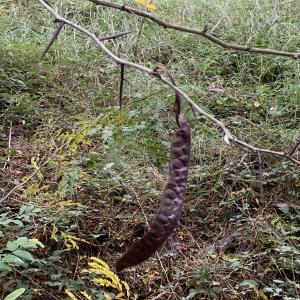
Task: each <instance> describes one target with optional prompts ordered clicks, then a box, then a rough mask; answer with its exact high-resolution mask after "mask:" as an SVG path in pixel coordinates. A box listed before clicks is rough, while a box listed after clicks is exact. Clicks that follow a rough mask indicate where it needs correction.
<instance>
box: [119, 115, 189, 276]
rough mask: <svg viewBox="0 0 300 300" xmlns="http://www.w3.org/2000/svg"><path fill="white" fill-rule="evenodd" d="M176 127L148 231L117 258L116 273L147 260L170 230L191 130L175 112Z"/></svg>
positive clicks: (180, 195) (174, 221)
mask: <svg viewBox="0 0 300 300" xmlns="http://www.w3.org/2000/svg"><path fill="white" fill-rule="evenodd" d="M177 121H178V129H177V130H176V133H175V135H174V137H173V140H172V146H171V157H170V174H169V178H168V183H167V185H166V187H165V189H164V192H163V195H162V198H161V205H160V209H159V212H158V214H157V215H156V217H155V219H154V221H153V224H152V226H151V228H150V230H149V231H148V232H147V233H146V234H145V235H144V236H143V237H142V238H141V239H140V240H138V241H137V242H136V243H135V244H133V245H132V246H131V247H130V248H129V249H128V251H127V252H126V253H125V254H124V255H123V256H122V257H121V258H120V259H119V260H118V261H117V263H116V270H117V272H120V271H122V270H123V269H125V268H128V267H131V266H134V265H137V264H140V263H142V262H143V261H145V260H147V259H148V258H149V257H150V256H152V255H153V254H154V253H155V251H157V250H158V249H159V248H160V247H161V246H162V245H163V243H164V242H165V241H166V240H167V238H168V237H169V236H170V235H171V233H172V232H173V231H174V229H175V227H176V225H177V223H178V220H179V217H180V214H181V209H182V206H183V201H184V196H185V190H186V183H187V178H188V167H189V159H190V151H191V129H190V127H189V125H188V122H187V120H186V119H185V117H184V116H183V114H179V115H178V118H177Z"/></svg>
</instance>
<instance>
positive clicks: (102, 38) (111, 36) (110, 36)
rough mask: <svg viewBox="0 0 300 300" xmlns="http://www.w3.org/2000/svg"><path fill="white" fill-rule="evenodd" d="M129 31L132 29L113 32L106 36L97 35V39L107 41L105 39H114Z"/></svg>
mask: <svg viewBox="0 0 300 300" xmlns="http://www.w3.org/2000/svg"><path fill="white" fill-rule="evenodd" d="M131 32H132V31H126V32H118V33H113V34H110V35H107V36H99V37H98V39H99V41H101V42H103V41H107V40H114V39H117V38H119V37H122V36H124V35H127V34H129V33H131Z"/></svg>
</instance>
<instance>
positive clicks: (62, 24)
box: [41, 22, 65, 60]
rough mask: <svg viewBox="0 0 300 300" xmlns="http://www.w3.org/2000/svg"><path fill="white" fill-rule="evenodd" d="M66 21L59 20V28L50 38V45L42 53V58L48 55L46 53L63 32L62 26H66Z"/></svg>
mask: <svg viewBox="0 0 300 300" xmlns="http://www.w3.org/2000/svg"><path fill="white" fill-rule="evenodd" d="M64 25H65V23H64V22H58V25H57V28H56V30H55V31H54V33H53V35H52V37H51V38H50V40H49V42H48V45H47V47H46V49H45V50H44V51H43V53H42V55H41V60H42V59H43V58H44V56H45V55H46V53H47V52H48V50H49V49H50V47H51V46H52V44H53V43H54V41H55V40H56V39H57V37H58V35H59V33H60V32H61V30H62V28H63V27H64Z"/></svg>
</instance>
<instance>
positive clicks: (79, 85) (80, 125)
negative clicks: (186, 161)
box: [0, 0, 300, 300]
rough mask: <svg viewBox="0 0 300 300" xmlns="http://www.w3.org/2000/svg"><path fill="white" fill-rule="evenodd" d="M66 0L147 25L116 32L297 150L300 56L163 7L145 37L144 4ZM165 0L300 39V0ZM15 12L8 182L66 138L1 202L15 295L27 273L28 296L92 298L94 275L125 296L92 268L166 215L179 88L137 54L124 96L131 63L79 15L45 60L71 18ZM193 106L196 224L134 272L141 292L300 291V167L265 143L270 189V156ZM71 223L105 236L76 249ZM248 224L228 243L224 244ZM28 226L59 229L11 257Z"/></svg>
mask: <svg viewBox="0 0 300 300" xmlns="http://www.w3.org/2000/svg"><path fill="white" fill-rule="evenodd" d="M53 3H54V4H55V7H57V8H58V9H59V11H60V12H61V13H62V14H64V15H65V16H67V17H68V18H70V19H72V20H73V21H75V22H78V23H79V24H81V25H83V26H86V27H87V28H89V29H90V30H91V31H92V32H96V33H98V34H99V35H104V34H108V33H111V32H114V31H128V30H129V31H132V33H131V34H129V35H128V36H126V37H124V38H120V39H117V40H115V41H109V42H107V43H106V45H107V46H108V47H109V48H110V49H111V51H113V52H114V53H116V54H118V55H119V56H121V57H123V58H126V59H128V60H131V61H135V62H137V63H141V64H143V65H146V66H148V67H150V68H153V67H155V66H156V65H157V64H158V63H164V64H166V65H167V66H168V69H169V70H170V71H171V72H172V74H173V75H174V77H175V78H176V82H177V84H178V85H179V86H180V87H182V88H183V89H184V91H186V92H187V94H189V95H190V96H191V97H192V98H193V100H195V101H196V103H197V104H198V105H200V106H201V107H203V108H204V109H206V110H207V111H209V112H211V113H212V114H214V115H215V116H216V117H218V118H219V119H221V120H222V121H224V122H225V123H226V124H227V126H228V128H230V130H231V131H232V132H233V133H234V134H236V135H237V136H238V137H240V138H241V139H243V140H245V141H246V142H249V143H251V144H253V145H259V146H261V147H265V148H271V149H274V150H280V151H282V150H288V149H289V147H291V145H293V144H294V143H295V142H296V141H297V139H299V122H300V84H299V82H300V67H299V61H296V60H292V59H289V58H284V57H275V56H262V55H259V54H249V53H242V52H237V51H231V50H228V49H222V48H220V47H218V46H216V45H214V44H212V43H211V42H209V41H207V40H205V39H203V38H201V37H197V36H194V35H191V34H187V33H181V32H176V31H173V30H165V29H163V28H160V27H158V26H156V25H154V24H152V23H148V22H147V21H146V22H145V23H144V25H143V29H142V34H141V35H140V37H139V38H138V31H139V28H140V21H141V20H140V19H139V18H137V17H135V16H132V15H127V14H124V13H122V12H119V11H114V10H112V9H108V8H101V7H99V6H98V7H97V6H95V5H93V4H91V3H89V2H88V1H83V0H82V1H76V2H73V1H59V0H57V1H53ZM155 3H157V6H158V12H157V13H158V14H159V15H161V16H162V17H163V18H165V19H167V20H169V21H172V22H176V23H178V24H182V25H187V26H191V27H196V28H204V26H205V25H208V26H209V28H210V29H212V28H214V33H215V34H216V35H217V36H218V37H221V38H222V39H224V40H226V41H227V42H232V43H240V44H248V45H251V46H255V47H268V48H274V49H277V50H285V51H300V50H299V49H300V34H299V29H300V28H299V22H298V20H299V17H300V3H298V2H297V1H277V0H275V1H269V0H263V1H254V0H240V1H231V0H230V1H223V0H216V1H195V0H189V1H185V2H184V1H177V0H176V1H175V0H172V1H162V0H161V1H155ZM0 28H1V31H0V163H1V169H0V192H1V195H5V194H6V193H7V192H8V191H10V190H11V189H12V188H13V187H14V186H16V185H18V184H21V183H22V182H24V181H25V180H26V179H27V178H28V176H30V175H31V174H32V173H33V172H35V171H36V170H37V169H38V168H39V166H40V165H42V164H43V163H44V162H45V161H46V160H47V159H48V158H50V157H51V156H52V155H53V154H54V155H53V157H52V158H51V159H50V161H49V162H48V163H47V164H45V165H43V166H42V167H41V169H40V170H38V172H37V173H36V175H35V176H33V177H32V178H31V179H30V180H29V181H28V182H26V183H25V184H23V185H21V186H20V188H19V189H17V190H16V191H15V193H13V194H12V195H11V196H10V197H9V198H8V199H7V200H5V201H4V202H2V203H1V207H0V224H1V225H0V237H1V240H0V298H1V299H2V298H4V297H5V295H7V294H9V293H10V292H12V291H14V290H15V289H18V288H22V287H24V288H25V289H26V291H25V293H24V294H23V295H22V296H21V297H22V299H46V296H49V295H52V298H49V299H64V298H65V297H67V295H66V294H65V293H64V290H65V288H68V289H69V290H71V291H72V292H73V293H76V295H77V297H78V299H86V298H84V297H83V296H82V295H81V296H80V291H86V292H87V293H88V294H91V295H93V299H104V298H103V297H104V296H103V293H104V292H105V291H106V292H110V293H111V296H112V298H113V297H114V296H113V293H114V292H115V291H114V290H113V289H109V288H107V287H100V286H97V285H95V284H93V282H92V280H91V278H92V277H91V276H90V275H87V274H86V273H82V270H83V269H85V268H86V267H87V262H88V257H91V256H98V257H100V258H102V259H103V260H105V261H106V262H107V263H108V264H109V265H110V266H112V267H113V265H114V263H115V261H116V260H117V258H118V257H119V256H120V255H121V253H124V252H125V251H126V249H127V248H128V246H129V245H130V244H131V243H132V241H133V240H134V239H135V238H138V237H140V236H141V235H142V234H143V232H144V231H145V230H146V229H147V226H146V217H147V219H148V220H149V221H151V219H152V217H153V216H154V215H155V213H156V211H157V209H158V207H159V199H160V198H159V197H160V193H161V191H162V190H163V187H164V184H165V182H166V179H167V172H168V158H169V148H170V140H171V136H172V134H173V132H174V130H175V128H176V124H175V122H174V117H173V116H172V108H171V106H172V102H173V98H174V95H173V92H172V91H170V90H169V89H167V88H166V87H165V86H162V85H160V84H159V83H158V82H157V81H156V80H155V79H153V78H152V77H149V76H147V75H146V74H143V73H141V72H140V71H137V70H134V69H130V68H126V69H125V72H126V73H125V80H126V81H125V87H124V108H123V110H122V111H121V112H120V111H119V108H118V106H117V105H118V81H119V67H118V66H117V65H116V64H115V63H114V62H112V61H111V60H110V59H109V58H108V57H107V56H105V55H103V53H101V52H100V51H99V49H97V48H96V46H95V45H94V44H93V43H92V42H91V41H89V40H88V39H87V38H86V37H85V36H82V35H81V34H80V33H79V32H75V31H74V30H73V29H72V28H67V27H65V28H64V29H63V30H62V33H61V35H60V36H59V39H58V41H56V42H55V43H54V45H53V47H52V48H51V49H50V51H49V53H48V54H47V55H46V57H45V59H44V60H43V61H42V62H40V61H39V56H40V54H41V53H42V51H43V49H44V47H45V45H46V44H47V41H48V39H49V37H50V36H51V34H52V32H53V31H54V29H55V24H54V22H53V20H52V18H51V16H50V15H49V14H48V13H47V12H46V11H45V10H44V9H43V8H42V7H41V6H40V5H39V4H38V3H37V2H32V1H25V0H19V1H11V0H4V1H2V2H1V4H0ZM185 112H186V114H187V116H188V118H189V121H190V123H191V126H192V129H193V148H192V161H191V167H190V176H189V184H188V190H187V195H186V201H185V206H184V211H183V213H182V217H181V220H180V224H179V226H178V228H177V230H176V232H175V234H174V235H173V237H172V238H171V239H170V240H169V241H168V242H167V243H166V245H165V246H164V247H163V249H162V251H161V252H160V253H159V257H160V262H159V261H158V260H157V257H155V258H153V259H150V260H149V261H148V262H147V263H144V264H143V265H141V266H138V267H137V268H136V269H131V270H128V271H126V272H125V273H124V274H122V279H124V280H126V282H128V284H129V285H130V287H131V290H132V291H133V292H134V293H136V294H138V295H139V299H245V300H246V299H247V300H248V299H285V300H287V299H290V300H291V299H299V297H300V296H299V276H300V263H299V261H300V254H299V231H300V229H299V218H300V212H299V206H297V205H299V204H298V200H299V196H300V180H299V178H300V171H299V167H297V166H295V165H292V164H291V163H290V162H287V161H283V160H282V159H280V158H278V157H273V156H270V155H263V163H264V164H263V185H264V194H263V197H262V198H260V191H259V180H258V177H259V171H258V163H257V157H256V156H255V155H254V154H250V153H246V152H244V151H242V150H241V149H238V148H236V147H234V146H232V147H228V146H226V145H225V144H224V143H223V141H222V135H221V133H220V132H219V130H218V129H217V128H216V127H215V126H214V125H213V124H212V123H211V122H209V121H207V120H205V119H203V118H202V117H198V116H197V117H195V116H194V115H193V114H192V112H191V111H190V109H189V108H188V106H186V107H185ZM10 132H11V133H10ZM9 140H10V147H9V146H8V143H9ZM295 155H296V157H298V158H299V152H297V153H296V154H295ZM282 203H284V205H283V204H282ZM55 228H57V230H58V231H57V232H56V229H55ZM64 234H69V235H73V236H76V237H77V238H80V239H84V240H85V241H87V242H88V243H89V244H88V243H85V242H82V241H81V242H80V241H77V244H78V246H79V249H69V248H68V247H67V245H66V243H65V238H64ZM232 235H234V236H235V239H234V241H232V242H231V243H229V245H227V246H226V247H224V248H223V249H221V251H220V253H214V252H212V251H211V250H212V246H213V245H214V243H215V242H216V241H218V240H222V239H224V238H227V237H228V236H229V237H230V236H232ZM19 237H28V238H37V239H38V240H40V241H41V242H42V243H43V244H44V245H45V247H44V248H43V249H40V248H39V247H38V249H34V247H33V246H32V248H28V249H29V250H28V251H30V252H31V253H32V255H33V256H34V261H30V260H29V259H28V257H27V259H26V258H24V263H20V262H19V261H8V258H7V257H8V255H9V254H10V253H11V251H10V250H9V249H10V248H9V247H8V246H7V242H8V241H15V240H17V239H18V238H19ZM23 246H24V245H23ZM23 246H22V245H21V246H20V247H21V249H23V250H24V249H25V250H26V248H22V247H23ZM24 247H25V246H24ZM71 248H72V247H71ZM25 250H24V251H25ZM26 251H27V250H26ZM10 258H11V257H10ZM1 262H2V263H6V264H8V265H9V266H11V267H12V269H13V270H12V271H9V272H8V271H7V270H6V271H5V270H3V268H4V267H3V265H1ZM55 297H56V298H55ZM80 297H81V298H80Z"/></svg>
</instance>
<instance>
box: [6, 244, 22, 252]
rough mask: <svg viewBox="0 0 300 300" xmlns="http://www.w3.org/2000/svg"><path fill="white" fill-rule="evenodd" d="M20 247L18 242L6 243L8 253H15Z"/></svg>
mask: <svg viewBox="0 0 300 300" xmlns="http://www.w3.org/2000/svg"><path fill="white" fill-rule="evenodd" d="M18 247H19V245H18V243H17V242H16V241H8V242H7V243H6V249H7V250H8V251H11V252H13V251H15V250H17V249H18Z"/></svg>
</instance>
